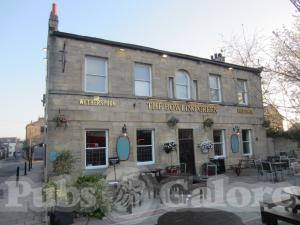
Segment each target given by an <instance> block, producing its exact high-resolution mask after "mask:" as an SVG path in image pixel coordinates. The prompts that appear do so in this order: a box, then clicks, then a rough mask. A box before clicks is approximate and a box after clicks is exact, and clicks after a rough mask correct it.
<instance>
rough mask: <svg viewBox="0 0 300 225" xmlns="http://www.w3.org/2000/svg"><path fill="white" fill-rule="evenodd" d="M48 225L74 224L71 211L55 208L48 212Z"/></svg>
mask: <svg viewBox="0 0 300 225" xmlns="http://www.w3.org/2000/svg"><path fill="white" fill-rule="evenodd" d="M48 215H49V216H50V225H70V224H73V223H74V212H73V210H70V209H66V208H65V207H59V206H56V207H54V209H53V210H52V211H50V212H48Z"/></svg>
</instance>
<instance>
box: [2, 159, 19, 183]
mask: <svg viewBox="0 0 300 225" xmlns="http://www.w3.org/2000/svg"><path fill="white" fill-rule="evenodd" d="M24 162H25V160H24V159H23V158H22V157H21V156H18V157H17V159H15V158H11V159H6V160H1V161H0V179H1V180H0V182H1V181H2V179H3V178H5V177H10V176H13V175H16V171H17V167H18V166H19V167H20V174H21V173H22V172H23V173H24Z"/></svg>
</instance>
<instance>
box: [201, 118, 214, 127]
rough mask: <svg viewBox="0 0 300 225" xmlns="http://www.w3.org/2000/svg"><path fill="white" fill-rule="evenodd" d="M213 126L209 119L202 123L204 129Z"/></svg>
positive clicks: (211, 120)
mask: <svg viewBox="0 0 300 225" xmlns="http://www.w3.org/2000/svg"><path fill="white" fill-rule="evenodd" d="M213 124H214V121H213V119H211V118H207V119H206V120H204V121H203V126H204V127H212V125H213Z"/></svg>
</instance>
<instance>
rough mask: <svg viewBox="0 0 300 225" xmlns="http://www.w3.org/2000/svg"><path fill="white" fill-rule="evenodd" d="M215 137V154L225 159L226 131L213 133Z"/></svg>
mask: <svg viewBox="0 0 300 225" xmlns="http://www.w3.org/2000/svg"><path fill="white" fill-rule="evenodd" d="M213 137H214V152H215V157H216V158H220V157H225V156H226V150H225V131H224V130H214V131H213Z"/></svg>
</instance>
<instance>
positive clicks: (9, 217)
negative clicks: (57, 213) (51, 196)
mask: <svg viewBox="0 0 300 225" xmlns="http://www.w3.org/2000/svg"><path fill="white" fill-rule="evenodd" d="M24 163H25V161H24V159H23V158H22V157H17V158H16V159H15V158H11V159H6V160H0V225H44V224H45V212H44V209H43V208H42V207H40V205H37V203H39V202H40V201H41V195H40V194H37V193H39V192H40V190H41V189H40V188H41V187H42V184H43V162H42V161H36V162H33V165H32V169H31V171H27V176H24ZM18 166H19V167H20V173H19V174H20V177H19V182H18V184H17V183H16V170H17V167H18ZM34 199H35V200H34Z"/></svg>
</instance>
